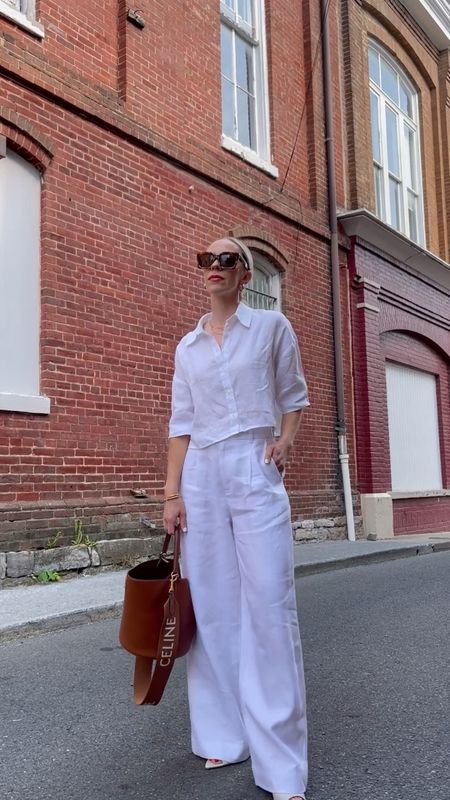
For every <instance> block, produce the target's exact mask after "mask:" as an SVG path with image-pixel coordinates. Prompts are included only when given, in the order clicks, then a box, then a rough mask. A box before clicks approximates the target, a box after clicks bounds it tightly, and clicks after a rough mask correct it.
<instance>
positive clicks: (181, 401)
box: [169, 348, 194, 438]
mask: <svg viewBox="0 0 450 800" xmlns="http://www.w3.org/2000/svg"><path fill="white" fill-rule="evenodd" d="M193 422H194V404H193V402H192V395H191V390H190V388H189V383H188V381H187V378H186V373H185V370H184V367H183V364H182V360H181V357H180V353H179V350H178V348H177V350H176V352H175V372H174V376H173V381H172V414H171V417H170V421H169V438H173V437H174V436H190V435H191V433H192V427H193Z"/></svg>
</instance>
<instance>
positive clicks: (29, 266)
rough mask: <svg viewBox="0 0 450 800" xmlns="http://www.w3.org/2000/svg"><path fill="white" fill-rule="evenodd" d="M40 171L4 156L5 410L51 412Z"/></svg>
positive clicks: (1, 344) (0, 290) (0, 263)
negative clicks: (42, 388) (44, 380)
mask: <svg viewBox="0 0 450 800" xmlns="http://www.w3.org/2000/svg"><path fill="white" fill-rule="evenodd" d="M40 210H41V176H40V173H39V171H38V170H37V169H36V168H35V167H33V166H32V165H31V164H29V163H28V161H25V159H24V158H21V156H19V155H17V153H15V152H14V151H12V150H9V149H6V157H5V158H0V410H3V411H29V412H32V413H43V414H46V413H48V412H49V409H50V401H49V399H48V398H47V397H41V396H40V392H39V383H40V374H39V373H40V362H39V331H40Z"/></svg>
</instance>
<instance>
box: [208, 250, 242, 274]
mask: <svg viewBox="0 0 450 800" xmlns="http://www.w3.org/2000/svg"><path fill="white" fill-rule="evenodd" d="M238 261H241V262H242V263H243V265H244V267H245V269H248V268H249V267H248V264H247V262H246V261H244V259H243V258H242V256H241V254H240V253H197V265H198V266H199V267H200V269H211V267H212V265H213V264H217V266H216V267H215V269H217V270H218V271H219V272H220V271H221V270H224V269H234V268H235V267H236V265H237V263H238Z"/></svg>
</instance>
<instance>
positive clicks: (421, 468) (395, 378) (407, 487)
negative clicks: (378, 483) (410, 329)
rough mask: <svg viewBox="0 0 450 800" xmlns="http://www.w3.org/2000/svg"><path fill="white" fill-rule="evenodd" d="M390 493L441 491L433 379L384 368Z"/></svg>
mask: <svg viewBox="0 0 450 800" xmlns="http://www.w3.org/2000/svg"><path fill="white" fill-rule="evenodd" d="M386 383H387V402H388V417H389V443H390V454H391V474H392V490H393V491H394V492H395V491H396V492H399V491H403V492H414V491H423V490H427V489H442V470H441V456H440V446H439V424H438V405H437V392H436V378H435V376H434V375H432V374H431V373H429V372H422V371H420V370H418V369H411V368H410V367H405V366H402V365H400V364H392V363H387V365H386Z"/></svg>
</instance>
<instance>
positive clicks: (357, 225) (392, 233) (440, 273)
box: [338, 208, 450, 289]
mask: <svg viewBox="0 0 450 800" xmlns="http://www.w3.org/2000/svg"><path fill="white" fill-rule="evenodd" d="M338 219H339V222H340V223H341V225H342V227H343V228H344V231H345V233H346V234H347V236H357V237H358V238H360V239H363V240H364V241H365V242H367V243H368V244H371V245H373V246H374V247H376V248H377V250H380V251H381V252H382V253H385V254H386V255H387V256H391V257H392V258H394V259H395V260H396V261H400V262H401V263H402V264H405V266H407V267H408V268H409V269H411V270H412V271H415V272H417V273H419V274H421V275H424V276H425V277H427V278H429V279H431V280H432V281H434V282H435V283H437V284H439V285H440V286H444V287H445V288H446V289H450V264H448V263H447V262H446V261H443V259H442V258H439V256H436V255H434V253H430V251H429V250H426V249H425V248H424V247H421V246H420V245H419V244H417V243H416V242H412V241H411V239H408V237H407V236H404V235H403V234H402V233H399V231H397V230H395V229H394V228H391V226H390V225H388V224H387V223H386V222H383V221H382V220H381V219H379V218H378V217H377V216H376V215H375V214H373V213H372V212H371V211H368V210H367V208H357V209H355V210H354V211H343V212H341V213H340V214H338Z"/></svg>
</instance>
